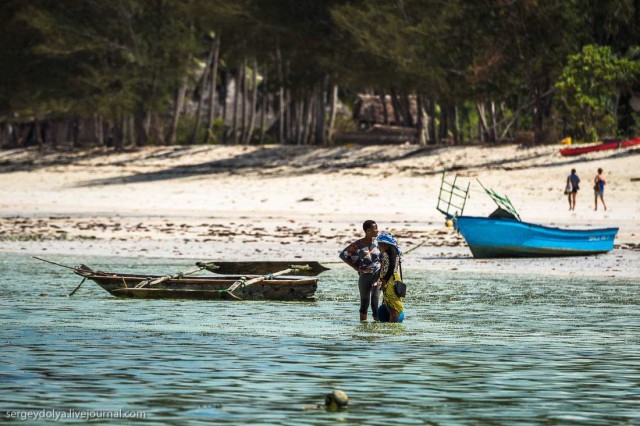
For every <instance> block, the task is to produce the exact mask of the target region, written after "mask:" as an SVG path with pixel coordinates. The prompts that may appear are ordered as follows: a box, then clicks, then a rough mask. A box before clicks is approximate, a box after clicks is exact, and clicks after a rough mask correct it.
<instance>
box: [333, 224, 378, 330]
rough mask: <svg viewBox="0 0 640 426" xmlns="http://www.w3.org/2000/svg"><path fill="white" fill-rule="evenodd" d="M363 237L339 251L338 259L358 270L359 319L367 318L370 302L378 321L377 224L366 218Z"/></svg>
mask: <svg viewBox="0 0 640 426" xmlns="http://www.w3.org/2000/svg"><path fill="white" fill-rule="evenodd" d="M362 229H363V230H364V238H361V239H359V240H357V241H355V242H353V243H351V244H349V246H348V247H347V248H345V249H344V250H342V252H341V253H340V259H342V261H343V262H344V263H346V264H347V265H349V266H351V267H352V268H353V269H355V270H356V271H357V272H358V276H359V278H358V290H359V291H360V321H366V320H367V309H368V308H369V303H371V312H372V313H373V319H374V321H378V300H379V298H380V287H379V286H378V285H376V284H377V281H378V278H379V276H380V266H381V265H380V248H379V247H378V243H377V242H376V237H377V236H378V224H377V223H375V222H374V221H373V220H367V221H365V222H364V223H363V224H362Z"/></svg>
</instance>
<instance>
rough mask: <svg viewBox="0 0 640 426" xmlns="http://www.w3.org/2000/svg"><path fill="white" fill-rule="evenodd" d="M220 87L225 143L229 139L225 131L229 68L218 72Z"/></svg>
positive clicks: (223, 141)
mask: <svg viewBox="0 0 640 426" xmlns="http://www.w3.org/2000/svg"><path fill="white" fill-rule="evenodd" d="M220 79H221V82H220V89H221V91H222V93H221V96H222V143H223V144H226V143H227V142H228V141H229V134H228V132H227V116H228V114H227V98H228V97H229V70H228V69H226V68H225V69H224V71H223V72H222V73H220Z"/></svg>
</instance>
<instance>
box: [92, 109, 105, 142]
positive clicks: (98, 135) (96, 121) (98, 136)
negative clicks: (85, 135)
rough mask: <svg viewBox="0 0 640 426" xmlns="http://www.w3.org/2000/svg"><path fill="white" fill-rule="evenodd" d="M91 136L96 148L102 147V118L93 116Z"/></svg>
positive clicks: (96, 115)
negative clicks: (93, 138) (96, 145)
mask: <svg viewBox="0 0 640 426" xmlns="http://www.w3.org/2000/svg"><path fill="white" fill-rule="evenodd" d="M93 135H94V137H95V141H96V143H97V144H98V146H104V135H103V133H102V116H101V115H99V114H93Z"/></svg>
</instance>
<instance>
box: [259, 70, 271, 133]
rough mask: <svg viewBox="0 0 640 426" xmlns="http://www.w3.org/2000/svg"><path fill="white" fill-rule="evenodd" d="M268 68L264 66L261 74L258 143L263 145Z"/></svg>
mask: <svg viewBox="0 0 640 426" xmlns="http://www.w3.org/2000/svg"><path fill="white" fill-rule="evenodd" d="M267 74H268V68H267V67H266V66H265V67H264V75H263V76H262V109H261V111H260V145H264V135H265V131H266V129H265V126H266V125H267V124H266V122H267V106H268V105H269V92H268V91H267V83H268V79H267V77H268V75H267Z"/></svg>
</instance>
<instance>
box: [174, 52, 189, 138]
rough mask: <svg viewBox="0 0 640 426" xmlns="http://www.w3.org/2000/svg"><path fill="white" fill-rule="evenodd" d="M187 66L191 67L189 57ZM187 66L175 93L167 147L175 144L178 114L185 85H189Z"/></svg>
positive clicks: (180, 109) (182, 100) (182, 101)
mask: <svg viewBox="0 0 640 426" xmlns="http://www.w3.org/2000/svg"><path fill="white" fill-rule="evenodd" d="M187 64H189V66H190V65H191V55H189V56H188V58H187ZM189 66H187V69H185V71H184V74H183V76H182V82H181V83H180V87H179V88H178V93H176V102H175V108H174V109H173V119H172V120H171V131H170V132H169V140H168V142H169V145H175V143H176V135H177V134H178V124H179V122H180V114H181V113H182V108H183V106H184V97H185V94H186V93H187V85H188V84H189V71H188V69H189Z"/></svg>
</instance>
